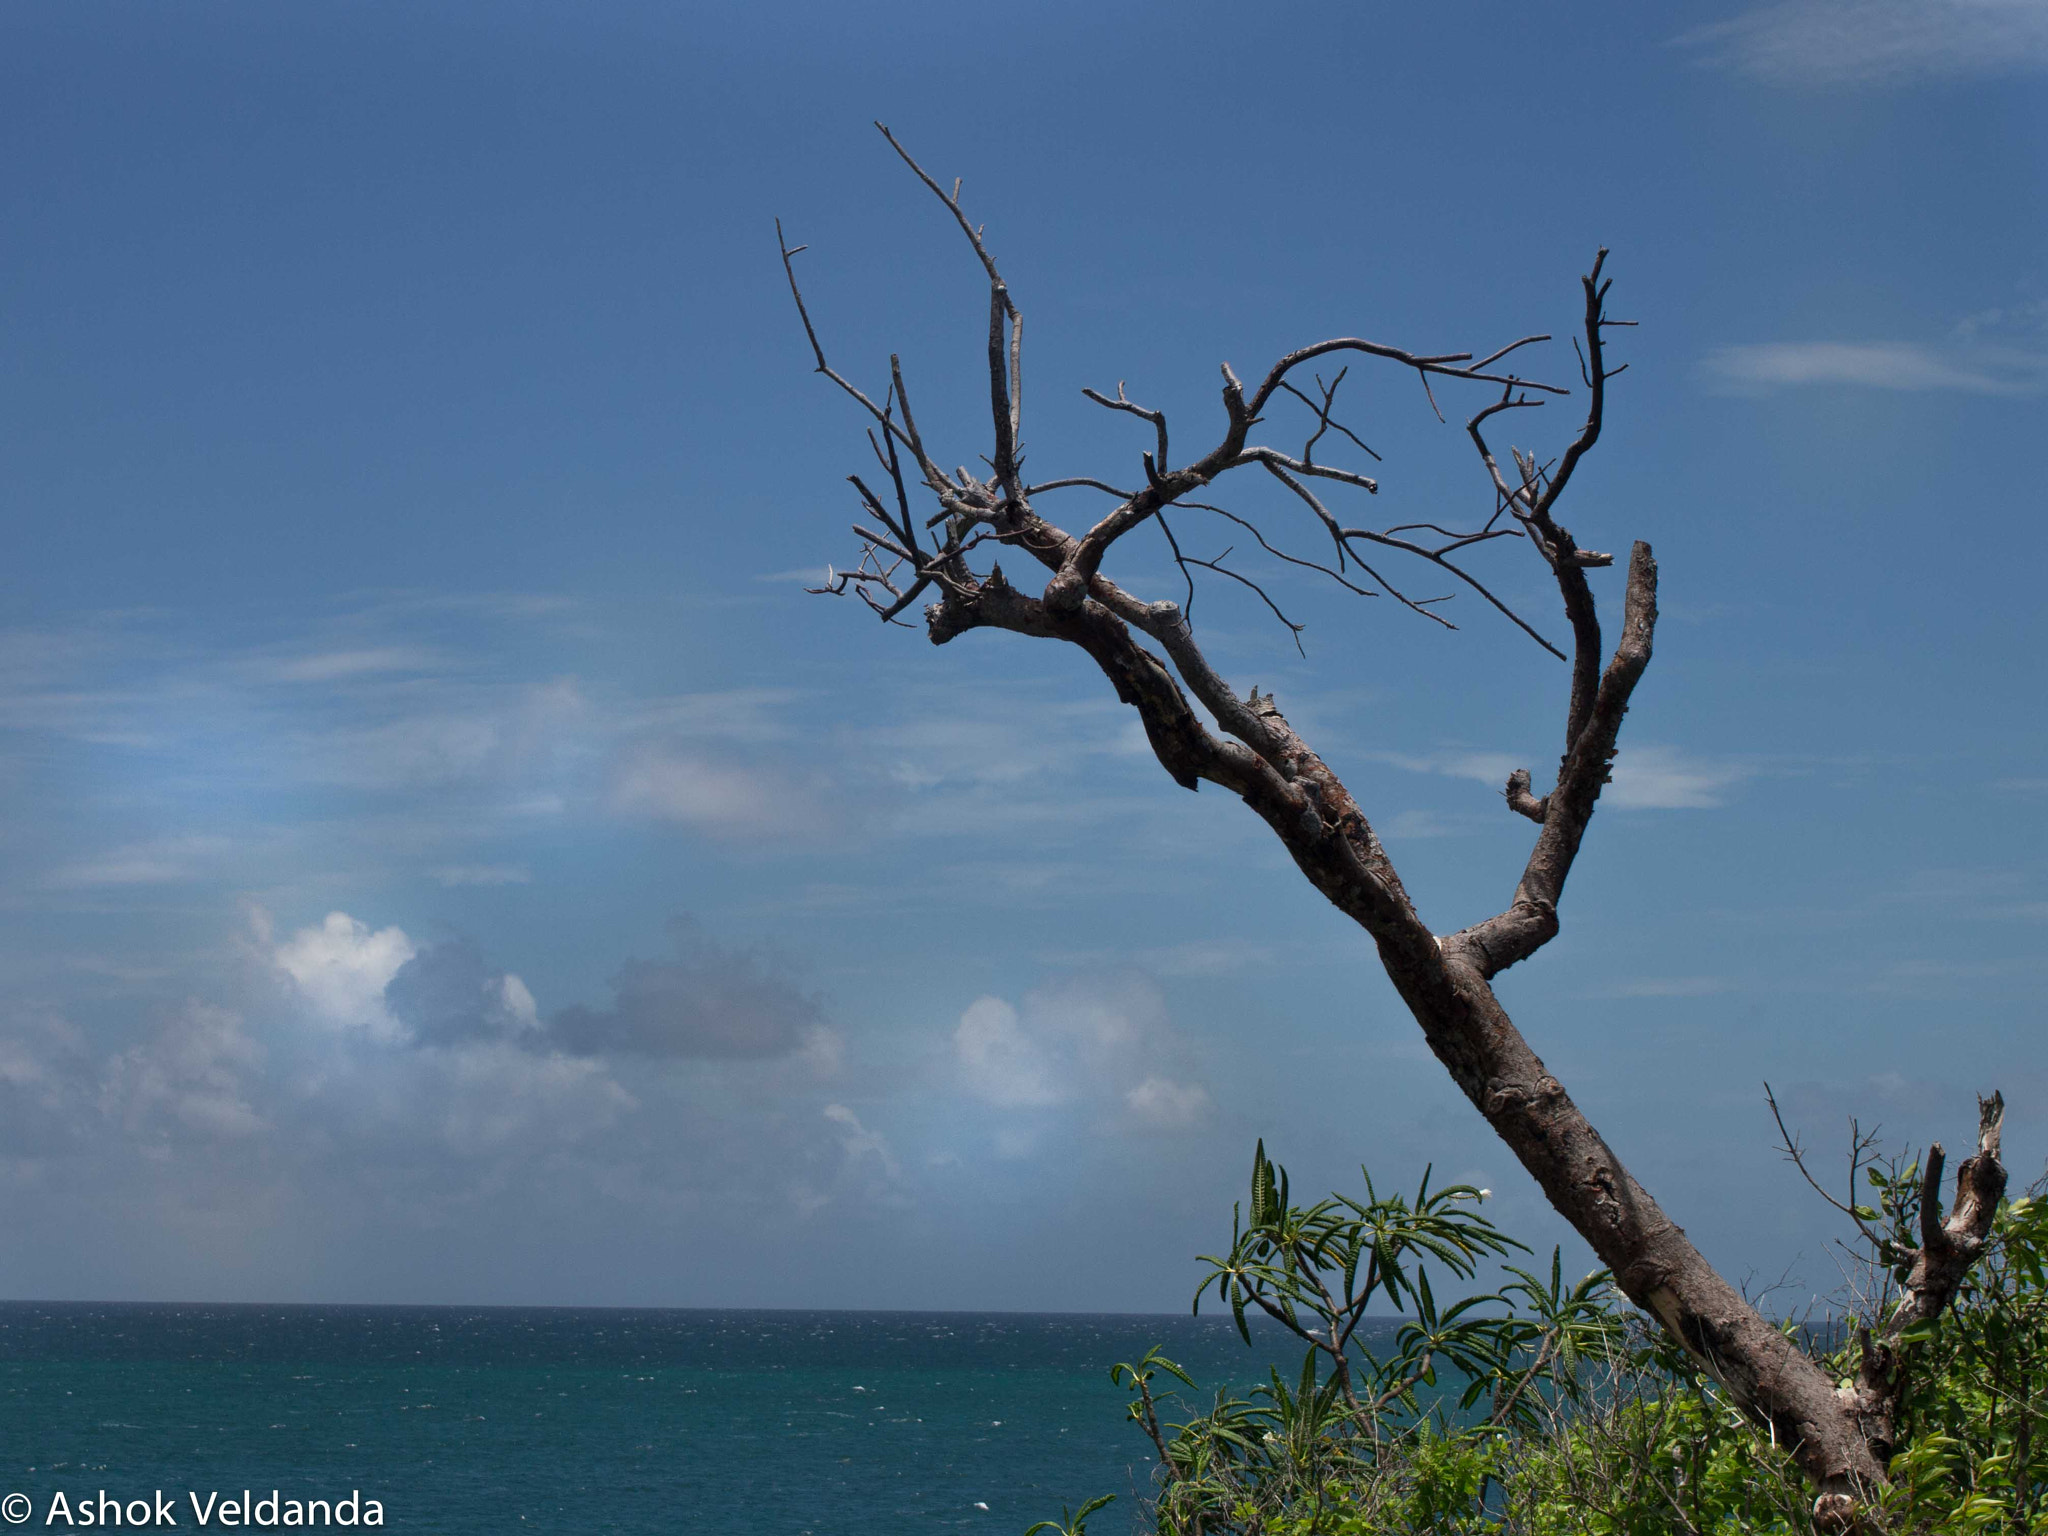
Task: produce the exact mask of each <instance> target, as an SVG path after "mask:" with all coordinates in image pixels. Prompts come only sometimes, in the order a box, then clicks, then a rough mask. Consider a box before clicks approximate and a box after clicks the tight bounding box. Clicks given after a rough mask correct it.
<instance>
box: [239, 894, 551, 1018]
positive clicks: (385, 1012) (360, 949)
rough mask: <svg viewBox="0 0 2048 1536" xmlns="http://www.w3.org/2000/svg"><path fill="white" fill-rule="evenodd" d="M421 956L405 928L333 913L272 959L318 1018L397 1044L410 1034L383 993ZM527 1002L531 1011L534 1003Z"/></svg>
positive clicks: (278, 950) (287, 942) (286, 943)
mask: <svg viewBox="0 0 2048 1536" xmlns="http://www.w3.org/2000/svg"><path fill="white" fill-rule="evenodd" d="M416 953H417V950H416V949H415V948H414V946H413V942H412V940H410V939H408V938H407V937H406V936H405V931H404V930H403V929H401V928H397V927H391V928H380V929H378V930H377V931H376V932H374V933H373V932H372V931H371V930H370V926H369V924H367V923H360V922H357V921H356V920H355V919H354V918H352V917H350V916H349V915H348V914H347V913H346V912H330V913H328V914H327V918H326V920H325V921H324V922H322V923H321V924H320V926H319V927H317V928H301V929H300V930H299V931H298V932H297V933H295V934H293V935H292V936H291V937H290V938H289V939H286V940H285V941H284V942H283V943H282V944H279V945H278V946H277V947H276V949H275V950H274V951H273V952H272V958H273V959H274V960H275V961H276V963H277V965H278V967H279V968H280V969H281V970H283V971H284V972H285V974H286V975H288V976H290V977H291V979H292V981H293V983H294V984H295V985H296V986H297V988H298V990H299V994H300V995H301V996H302V997H304V998H305V999H306V1001H307V1002H308V1003H310V1004H311V1005H312V1008H313V1012H314V1015H315V1017H317V1018H319V1019H320V1020H322V1021H323V1022H325V1023H328V1024H336V1025H342V1026H345V1027H348V1028H354V1029H362V1030H365V1031H367V1032H368V1033H369V1034H370V1035H371V1036H372V1037H374V1038H377V1039H381V1040H395V1039H398V1038H400V1037H402V1036H403V1035H404V1033H405V1030H404V1026H402V1025H401V1024H400V1023H399V1022H398V1021H397V1020H396V1019H395V1018H393V1017H392V1016H391V1011H390V1010H389V1009H388V1008H386V1007H385V1006H384V989H385V987H387V986H388V985H390V982H391V978H392V977H393V976H396V975H397V974H398V968H399V967H400V966H402V965H404V964H405V962H406V961H408V960H410V959H411V958H412V957H413V955H414V954H416ZM520 990H521V991H522V992H524V991H525V988H524V987H523V986H522V987H521V988H520ZM526 1001H527V1005H528V1006H529V1007H531V1006H532V1002H533V999H532V998H531V997H530V996H529V997H528V998H527V1000H526Z"/></svg>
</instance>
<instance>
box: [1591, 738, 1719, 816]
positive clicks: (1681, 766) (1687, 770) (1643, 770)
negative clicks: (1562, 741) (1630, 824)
mask: <svg viewBox="0 0 2048 1536" xmlns="http://www.w3.org/2000/svg"><path fill="white" fill-rule="evenodd" d="M1754 771H1755V770H1754V769H1753V768H1751V767H1750V765H1748V764H1747V763H1740V762H1734V761H1730V760H1728V759H1713V758H1703V757H1695V756H1693V755H1692V754H1691V753H1689V752H1683V751H1680V750H1679V749H1678V748H1677V747H1624V748H1623V749H1622V752H1621V755H1620V756H1619V757H1617V758H1616V759H1615V761H1614V782H1613V784H1612V785H1610V786H1609V787H1608V790H1607V793H1606V794H1605V795H1604V796H1603V797H1602V798H1603V799H1604V800H1606V801H1607V803H1608V804H1610V805H1615V806H1619V807H1621V808H1622V809H1624V810H1634V811H1704V810H1712V809H1713V808H1714V807H1715V806H1718V805H1720V804H1721V803H1722V799H1723V796H1724V794H1725V792H1726V791H1727V790H1729V789H1732V788H1733V787H1734V786H1735V785H1737V784H1740V783H1741V782H1742V781H1743V780H1744V779H1746V778H1749V777H1750V776H1751V774H1752V773H1753V772H1754Z"/></svg>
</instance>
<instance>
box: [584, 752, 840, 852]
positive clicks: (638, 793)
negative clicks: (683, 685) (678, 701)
mask: <svg viewBox="0 0 2048 1536" xmlns="http://www.w3.org/2000/svg"><path fill="white" fill-rule="evenodd" d="M610 803H612V811H614V813H618V815H641V817H653V819H655V821H680V823H682V825H688V827H696V829H698V831H711V834H721V836H754V834H774V836H801V834H807V831H813V829H815V827H817V825H819V821H821V815H819V809H817V803H815V799H813V797H811V793H807V791H805V788H803V786H797V784H791V782H788V780H786V778H784V776H782V774H776V772H772V770H764V768H758V766H745V764H737V762H715V760H711V758H707V756H702V754H694V752H657V750H647V752H637V754H633V756H631V758H629V760H627V764H625V766H623V770H621V772H618V778H616V782H614V786H612V801H610Z"/></svg>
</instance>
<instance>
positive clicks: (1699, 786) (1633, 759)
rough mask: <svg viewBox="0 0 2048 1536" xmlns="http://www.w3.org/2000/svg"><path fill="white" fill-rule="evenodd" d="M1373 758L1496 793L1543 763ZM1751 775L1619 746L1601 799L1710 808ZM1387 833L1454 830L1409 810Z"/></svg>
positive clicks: (1503, 758) (1534, 757) (1500, 756)
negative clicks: (1513, 775) (1516, 773)
mask: <svg viewBox="0 0 2048 1536" xmlns="http://www.w3.org/2000/svg"><path fill="white" fill-rule="evenodd" d="M1372 755H1373V756H1374V757H1376V758H1378V759H1379V760H1380V761H1382V762H1390V763H1394V764H1397V765H1398V766H1400V767H1402V768H1406V769H1409V770H1410V771H1411V772H1414V773H1440V774H1443V775H1445V776H1446V777H1448V778H1453V779H1470V780H1471V781H1472V782H1474V783H1477V784H1485V785H1487V786H1489V787H1490V788H1492V789H1494V790H1496V791H1498V790H1499V789H1500V788H1501V787H1502V786H1503V785H1504V784H1506V783H1507V777H1508V774H1509V773H1510V772H1512V771H1513V770H1514V769H1516V768H1520V767H1527V766H1530V765H1532V764H1534V763H1537V762H1539V761H1541V760H1542V759H1541V757H1540V755H1538V754H1534V753H1531V754H1526V755H1521V756H1518V755H1517V754H1515V753H1512V752H1440V753H1436V754H1433V755H1430V756H1422V757H1416V756H1406V755H1401V754H1397V753H1391V752H1379V753H1374V754H1372ZM1755 771H1756V770H1755V768H1754V767H1753V766H1751V765H1750V764H1748V763H1745V762H1739V761H1736V760H1734V759H1728V758H1704V757H1697V756H1694V755H1693V754H1692V753H1689V752H1686V751H1684V750H1682V749H1680V748H1678V747H1663V746H1624V747H1623V748H1622V750H1621V755H1620V756H1619V757H1617V758H1616V759H1615V762H1614V782H1613V784H1612V785H1611V786H1610V787H1609V788H1608V790H1607V792H1606V794H1605V795H1603V796H1602V797H1601V800H1602V803H1603V804H1606V805H1611V806H1617V807H1620V808H1621V809H1624V810H1635V811H1696V810H1711V809H1712V808H1714V807H1715V806H1718V805H1720V804H1721V803H1722V795H1723V793H1724V792H1725V791H1726V790H1728V789H1730V788H1732V787H1733V786H1734V785H1736V784H1739V783H1741V782H1742V781H1743V780H1744V779H1747V778H1749V777H1751V776H1752V775H1753V774H1754V773H1755ZM1541 787H1542V786H1540V785H1539V789H1540V788H1541ZM1388 830H1389V832H1390V833H1392V834H1393V835H1397V836H1403V837H1441V836H1446V835H1449V834H1450V833H1451V832H1452V831H1454V830H1457V824H1456V823H1455V822H1454V821H1446V820H1444V819H1441V818H1438V817H1436V816H1433V815H1432V814H1430V813H1429V812H1426V811H1413V812H1408V813H1405V814H1404V815H1403V816H1397V817H1395V818H1394V819H1393V820H1392V821H1391V822H1390V823H1389V825H1388Z"/></svg>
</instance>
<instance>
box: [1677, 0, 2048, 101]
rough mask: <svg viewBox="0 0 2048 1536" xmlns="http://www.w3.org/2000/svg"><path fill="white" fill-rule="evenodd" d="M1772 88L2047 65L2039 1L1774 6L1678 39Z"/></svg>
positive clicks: (2043, 4) (1800, 1)
mask: <svg viewBox="0 0 2048 1536" xmlns="http://www.w3.org/2000/svg"><path fill="white" fill-rule="evenodd" d="M1678 41H1679V43H1680V44H1681V45H1684V46H1688V47H1692V48H1696V49H1698V50H1700V52H1701V53H1702V55H1703V56H1704V57H1705V58H1706V59H1707V60H1708V61H1709V62H1711V63H1714V64H1718V65H1721V66H1723V67H1726V68H1730V69H1735V70H1738V71H1740V72H1741V73H1743V74H1746V75H1749V76H1751V77H1752V78H1755V79H1758V80H1767V81H1769V82H1771V83H1772V84H1775V85H1795V86H1796V85H1813V84H1843V83H1851V82H1859V81H1862V82H1883V81H1895V80H1905V79H1912V78H1915V77H1949V78H1954V77H1958V76H1970V75H1999V74H2017V73H2021V72H2024V71H2029V70H2037V69H2042V68H2044V67H2048V0H1782V3H1780V4H1777V5H1766V6H1760V7H1758V8H1757V9H1755V10H1751V11H1747V12H1745V13H1744V14H1742V15H1740V16H1737V17H1736V18H1735V19H1734V20H1732V21H1724V22H1717V23H1715V24H1714V25H1711V26H1705V27H1695V28H1693V29H1692V30H1691V31H1689V32H1686V33H1684V34H1683V35H1682V36H1680V38H1679V39H1678Z"/></svg>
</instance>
